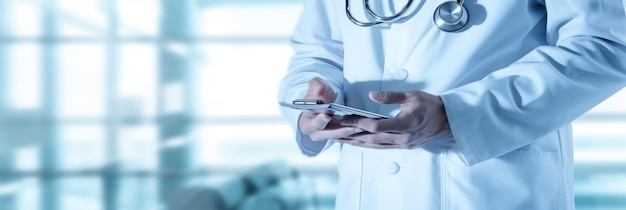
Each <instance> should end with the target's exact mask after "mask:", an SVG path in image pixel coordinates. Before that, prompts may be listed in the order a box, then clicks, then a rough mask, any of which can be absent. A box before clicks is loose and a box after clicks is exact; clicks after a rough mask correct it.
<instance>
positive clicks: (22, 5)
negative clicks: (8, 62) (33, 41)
mask: <svg viewBox="0 0 626 210" xmlns="http://www.w3.org/2000/svg"><path fill="white" fill-rule="evenodd" d="M41 20H42V13H41V1H40V0H12V1H8V0H4V1H0V23H1V24H2V28H1V29H0V36H10V37H13V38H24V37H38V36H41V34H42V33H41V32H42V24H41Z"/></svg>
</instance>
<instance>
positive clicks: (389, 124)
mask: <svg viewBox="0 0 626 210" xmlns="http://www.w3.org/2000/svg"><path fill="white" fill-rule="evenodd" d="M409 122H410V121H409ZM341 125H343V126H354V127H359V128H362V129H363V130H366V131H369V132H371V133H383V132H388V133H405V132H408V130H409V129H410V128H411V124H409V123H407V121H406V120H404V117H402V116H396V117H395V118H391V119H371V118H364V117H345V118H343V119H342V120H341Z"/></svg>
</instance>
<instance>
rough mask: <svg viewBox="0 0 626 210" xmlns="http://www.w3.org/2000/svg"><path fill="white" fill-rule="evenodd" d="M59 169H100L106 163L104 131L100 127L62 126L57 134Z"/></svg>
mask: <svg viewBox="0 0 626 210" xmlns="http://www.w3.org/2000/svg"><path fill="white" fill-rule="evenodd" d="M59 141H60V147H59V151H58V153H57V154H58V155H59V159H60V165H61V169H62V170H64V171H68V172H75V171H76V170H93V169H101V168H102V167H104V166H105V164H106V161H107V157H106V155H107V153H106V152H107V151H106V148H107V145H106V142H105V130H104V127H103V126H101V125H64V126H62V127H61V128H60V132H59Z"/></svg>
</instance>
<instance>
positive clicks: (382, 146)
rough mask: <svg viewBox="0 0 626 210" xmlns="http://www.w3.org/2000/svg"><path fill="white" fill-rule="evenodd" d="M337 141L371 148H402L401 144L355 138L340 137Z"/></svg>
mask: <svg viewBox="0 0 626 210" xmlns="http://www.w3.org/2000/svg"><path fill="white" fill-rule="evenodd" d="M335 142H338V143H343V144H349V145H352V146H357V147H364V148H371V149H401V147H400V146H399V145H392V144H372V143H367V142H364V141H360V140H355V139H339V140H335Z"/></svg>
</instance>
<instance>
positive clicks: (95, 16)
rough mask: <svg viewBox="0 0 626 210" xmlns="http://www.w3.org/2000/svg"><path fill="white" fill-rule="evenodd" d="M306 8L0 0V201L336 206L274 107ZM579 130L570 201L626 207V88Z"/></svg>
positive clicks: (0, 209) (41, 208) (104, 207)
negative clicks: (573, 198)
mask: <svg viewBox="0 0 626 210" xmlns="http://www.w3.org/2000/svg"><path fill="white" fill-rule="evenodd" d="M301 7H302V0H274V1H269V0H222V1H217V0H0V210H144V209H145V210H159V209H192V210H195V209H198V210H199V209H211V210H221V209H332V208H333V204H334V194H335V190H336V182H337V172H336V162H337V148H332V149H331V150H330V151H328V152H327V153H325V154H323V155H321V156H320V157H316V158H306V157H304V156H302V155H301V154H300V152H299V151H298V148H297V146H296V144H295V142H293V140H292V136H291V135H292V134H291V132H292V131H291V129H290V128H289V126H288V125H287V123H286V121H284V120H283V119H282V118H281V117H280V115H279V111H278V107H277V102H276V95H277V88H278V83H279V80H280V78H281V77H282V75H283V74H284V72H285V70H286V68H287V64H288V59H289V57H290V55H292V51H291V49H290V48H289V43H288V41H289V36H290V34H291V31H292V29H293V27H294V26H295V23H296V21H297V18H298V16H299V13H300V11H301V9H302V8H301ZM250 103H254V104H255V105H254V106H250V105H249V104H250ZM574 126H575V137H576V140H575V141H576V144H575V147H576V148H575V149H576V161H577V165H576V185H575V192H576V199H577V200H576V204H577V208H578V209H626V92H624V91H622V92H621V93H619V94H617V95H616V96H614V97H613V98H611V99H610V100H609V101H607V102H606V103H604V104H602V105H600V106H598V107H597V108H596V109H594V110H593V111H591V112H590V113H588V114H587V115H585V116H583V117H582V118H581V119H579V120H577V121H576V122H575V125H574Z"/></svg>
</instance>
